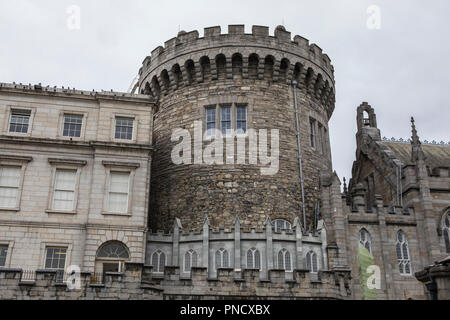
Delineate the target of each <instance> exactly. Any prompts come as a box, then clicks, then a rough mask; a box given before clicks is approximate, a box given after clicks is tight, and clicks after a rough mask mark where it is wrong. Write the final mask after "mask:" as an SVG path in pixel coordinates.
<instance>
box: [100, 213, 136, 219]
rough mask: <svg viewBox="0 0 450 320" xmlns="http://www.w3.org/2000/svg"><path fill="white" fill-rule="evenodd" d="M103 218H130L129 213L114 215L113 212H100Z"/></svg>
mask: <svg viewBox="0 0 450 320" xmlns="http://www.w3.org/2000/svg"><path fill="white" fill-rule="evenodd" d="M102 215H104V216H116V217H126V218H129V217H131V216H132V214H131V213H114V212H102Z"/></svg>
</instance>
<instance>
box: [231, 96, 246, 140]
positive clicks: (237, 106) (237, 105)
mask: <svg viewBox="0 0 450 320" xmlns="http://www.w3.org/2000/svg"><path fill="white" fill-rule="evenodd" d="M233 106H234V112H233V114H234V121H233V124H232V125H233V129H234V131H235V132H236V136H238V137H247V136H248V130H249V129H248V123H249V121H248V104H246V103H235V104H233ZM238 108H244V109H245V126H246V128H245V129H246V130H245V133H241V132H238V131H237V130H238V129H237V122H238V120H237V109H238Z"/></svg>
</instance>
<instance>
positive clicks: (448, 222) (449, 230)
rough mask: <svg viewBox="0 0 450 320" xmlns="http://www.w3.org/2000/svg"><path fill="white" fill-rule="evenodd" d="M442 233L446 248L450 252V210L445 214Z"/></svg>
mask: <svg viewBox="0 0 450 320" xmlns="http://www.w3.org/2000/svg"><path fill="white" fill-rule="evenodd" d="M442 235H443V236H444V241H445V249H446V251H447V253H450V211H447V213H446V214H445V216H444V221H443V226H442Z"/></svg>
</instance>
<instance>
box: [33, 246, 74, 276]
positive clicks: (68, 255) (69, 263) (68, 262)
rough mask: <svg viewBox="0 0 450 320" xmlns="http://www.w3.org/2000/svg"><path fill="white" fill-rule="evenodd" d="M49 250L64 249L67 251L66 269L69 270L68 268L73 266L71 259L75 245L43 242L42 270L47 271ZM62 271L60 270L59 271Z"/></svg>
mask: <svg viewBox="0 0 450 320" xmlns="http://www.w3.org/2000/svg"><path fill="white" fill-rule="evenodd" d="M47 248H64V249H66V250H67V251H66V262H65V268H66V269H67V267H68V266H70V265H71V257H72V250H73V244H72V243H71V242H41V264H40V265H41V266H42V269H44V270H45V262H46V259H47ZM50 270H57V269H50ZM58 270H60V269H58Z"/></svg>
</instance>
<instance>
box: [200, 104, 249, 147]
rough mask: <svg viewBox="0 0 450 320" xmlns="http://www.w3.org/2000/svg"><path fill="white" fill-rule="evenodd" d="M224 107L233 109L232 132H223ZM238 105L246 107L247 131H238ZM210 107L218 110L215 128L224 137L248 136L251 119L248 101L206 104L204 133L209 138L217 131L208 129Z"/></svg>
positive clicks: (206, 138)
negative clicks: (212, 131) (211, 131)
mask: <svg viewBox="0 0 450 320" xmlns="http://www.w3.org/2000/svg"><path fill="white" fill-rule="evenodd" d="M224 107H229V108H230V109H231V110H230V112H231V115H230V117H231V134H223V132H222V108H224ZM238 107H240V108H244V109H245V119H246V132H245V133H238V132H237V109H238ZM208 109H214V110H216V111H215V112H216V117H215V124H216V127H215V130H217V131H219V132H220V134H221V136H222V138H227V137H235V136H236V137H247V136H248V132H249V130H250V129H249V123H250V119H249V104H248V103H234V102H230V103H216V104H208V105H205V106H204V107H203V111H202V112H203V121H204V122H203V125H204V130H203V135H204V139H205V140H208V139H212V138H214V137H215V135H216V133H215V132H216V131H214V134H212V133H209V131H208V129H207V128H208V111H207V110H208Z"/></svg>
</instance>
